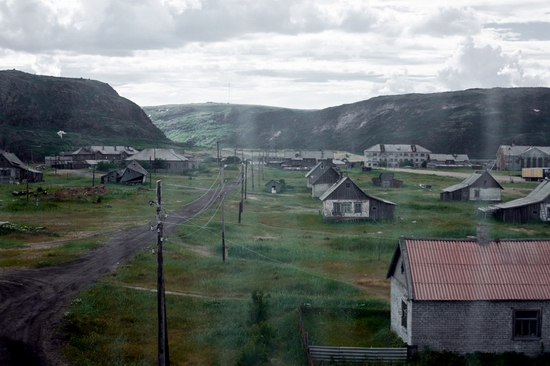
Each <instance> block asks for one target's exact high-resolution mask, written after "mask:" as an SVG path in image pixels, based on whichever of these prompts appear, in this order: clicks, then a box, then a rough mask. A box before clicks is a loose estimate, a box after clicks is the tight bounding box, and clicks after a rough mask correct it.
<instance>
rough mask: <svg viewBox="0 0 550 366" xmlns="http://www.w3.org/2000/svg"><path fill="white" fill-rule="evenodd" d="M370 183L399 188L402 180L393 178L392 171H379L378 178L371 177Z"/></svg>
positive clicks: (377, 185)
mask: <svg viewBox="0 0 550 366" xmlns="http://www.w3.org/2000/svg"><path fill="white" fill-rule="evenodd" d="M372 184H373V185H375V186H376V187H384V188H401V187H403V181H402V180H399V179H394V178H393V173H380V175H379V176H378V178H372Z"/></svg>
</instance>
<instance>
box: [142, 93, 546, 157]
mask: <svg viewBox="0 0 550 366" xmlns="http://www.w3.org/2000/svg"><path fill="white" fill-rule="evenodd" d="M144 110H145V112H146V113H147V114H148V115H149V117H150V118H151V120H152V121H153V123H154V124H155V125H157V126H158V127H159V128H160V129H161V130H162V131H163V132H164V133H165V134H166V136H168V137H169V138H170V139H172V140H174V141H178V142H182V143H186V144H195V145H200V146H207V147H214V146H215V143H216V140H219V141H220V142H221V144H222V145H223V146H237V147H249V148H261V149H266V148H272V149H333V150H347V151H351V152H355V153H361V152H362V151H363V150H364V149H366V148H368V147H370V146H372V145H375V144H379V143H384V144H418V145H421V146H424V147H426V148H428V149H430V150H431V151H433V152H437V153H465V154H469V156H470V157H471V158H492V157H494V156H495V153H496V151H497V149H498V146H499V145H501V144H511V143H512V142H515V143H516V144H517V145H548V144H549V143H550V88H493V89H469V90H465V91H456V92H446V93H432V94H405V95H396V96H380V97H376V98H372V99H369V100H365V101H361V102H357V103H353V104H346V105H342V106H338V107H332V108H327V109H323V110H294V109H285V108H275V107H263V106H247V105H231V104H217V103H206V104H183V105H165V106H156V107H144Z"/></svg>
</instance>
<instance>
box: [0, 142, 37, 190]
mask: <svg viewBox="0 0 550 366" xmlns="http://www.w3.org/2000/svg"><path fill="white" fill-rule="evenodd" d="M25 179H26V180H27V182H29V183H32V182H42V181H43V180H44V176H43V174H42V172H41V171H39V170H36V169H32V168H31V167H29V166H28V165H26V164H24V163H23V162H22V161H21V160H19V158H18V157H17V156H16V155H15V154H13V153H9V152H7V151H4V150H0V183H12V184H15V183H21V182H23V181H24V180H25Z"/></svg>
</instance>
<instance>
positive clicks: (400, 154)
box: [365, 144, 431, 167]
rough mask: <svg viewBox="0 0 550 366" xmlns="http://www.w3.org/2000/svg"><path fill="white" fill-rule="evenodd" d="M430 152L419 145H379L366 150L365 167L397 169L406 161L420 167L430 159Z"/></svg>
mask: <svg viewBox="0 0 550 366" xmlns="http://www.w3.org/2000/svg"><path fill="white" fill-rule="evenodd" d="M430 152H431V151H430V150H428V149H425V148H423V147H422V146H419V145H386V144H378V145H374V146H371V147H369V148H368V149H366V150H365V167H379V166H387V167H397V166H399V163H401V162H405V161H409V162H410V163H411V165H412V166H415V167H419V166H421V165H422V163H423V162H424V161H425V160H428V159H429V157H430Z"/></svg>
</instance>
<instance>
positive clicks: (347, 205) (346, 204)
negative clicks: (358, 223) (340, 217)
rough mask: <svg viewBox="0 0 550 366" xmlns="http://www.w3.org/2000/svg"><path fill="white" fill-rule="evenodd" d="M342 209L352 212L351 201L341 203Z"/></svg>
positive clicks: (342, 210)
mask: <svg viewBox="0 0 550 366" xmlns="http://www.w3.org/2000/svg"><path fill="white" fill-rule="evenodd" d="M340 210H341V212H351V203H350V202H342V203H340Z"/></svg>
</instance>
